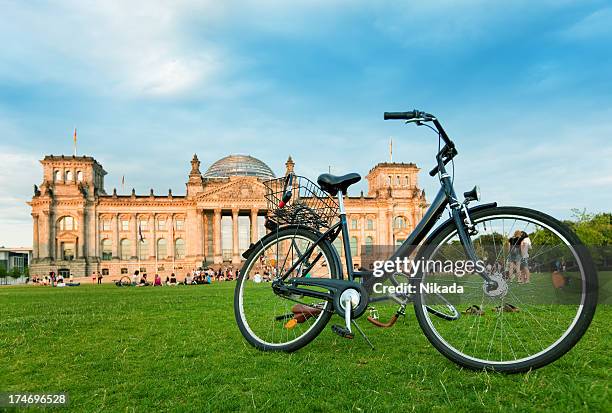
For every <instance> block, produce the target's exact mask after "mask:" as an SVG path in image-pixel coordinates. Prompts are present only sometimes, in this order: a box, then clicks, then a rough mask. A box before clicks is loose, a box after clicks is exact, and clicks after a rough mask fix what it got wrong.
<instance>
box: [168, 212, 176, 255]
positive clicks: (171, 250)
mask: <svg viewBox="0 0 612 413" xmlns="http://www.w3.org/2000/svg"><path fill="white" fill-rule="evenodd" d="M166 224H167V225H168V238H169V240H168V244H169V245H168V247H169V248H168V251H169V254H168V255H170V256H171V257H172V261H174V256H175V254H174V214H169V215H168V222H167V223H166Z"/></svg>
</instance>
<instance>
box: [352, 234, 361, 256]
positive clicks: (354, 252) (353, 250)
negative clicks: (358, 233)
mask: <svg viewBox="0 0 612 413" xmlns="http://www.w3.org/2000/svg"><path fill="white" fill-rule="evenodd" d="M358 242H359V241H358V240H357V237H351V255H352V256H355V255H357V243H358Z"/></svg>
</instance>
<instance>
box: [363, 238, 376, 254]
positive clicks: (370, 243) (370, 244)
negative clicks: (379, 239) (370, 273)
mask: <svg viewBox="0 0 612 413" xmlns="http://www.w3.org/2000/svg"><path fill="white" fill-rule="evenodd" d="M373 251H374V238H372V237H366V239H365V253H366V255H372V252H373Z"/></svg>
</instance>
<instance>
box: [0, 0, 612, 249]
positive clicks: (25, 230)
mask: <svg viewBox="0 0 612 413" xmlns="http://www.w3.org/2000/svg"><path fill="white" fill-rule="evenodd" d="M414 3H416V2H391V1H378V2H367V1H355V0H353V1H348V0H339V1H335V0H327V1H292V2H286V1H276V0H268V1H266V0H264V1H261V0H260V1H241V2H235V1H223V2H218V1H178V2H163V3H162V2H154V1H130V2H120V1H106V2H93V1H92V2H84V1H54V2H38V1H34V2H17V1H15V2H12V1H3V2H0V14H1V15H2V16H3V19H2V20H3V22H2V24H1V25H0V38H2V39H3V40H4V41H3V46H2V53H0V189H1V192H0V245H7V246H8V245H11V246H16V245H29V244H30V243H31V218H30V215H29V210H28V207H27V206H26V205H25V201H26V200H27V199H28V198H30V197H31V194H32V185H33V184H40V181H41V178H42V176H41V168H40V165H39V164H38V160H39V159H41V158H42V157H43V156H44V155H45V154H60V153H64V154H71V152H72V140H71V135H72V129H73V128H74V127H75V126H76V127H77V128H78V137H79V153H80V154H87V155H92V156H94V157H95V158H96V159H97V160H98V161H99V162H101V163H102V165H103V166H104V167H105V169H106V170H107V171H108V172H109V174H108V175H107V179H106V189H107V191H109V192H110V191H112V188H113V187H115V186H116V187H119V183H120V181H121V176H122V175H125V176H126V187H127V188H126V191H129V190H130V189H131V188H132V187H135V188H136V190H137V192H138V193H148V191H149V188H151V187H153V188H154V189H155V191H156V192H158V193H166V192H167V190H168V188H172V189H173V192H174V193H175V194H180V193H183V192H184V183H185V181H186V178H187V174H188V172H189V160H190V159H191V156H192V155H193V153H194V152H195V153H197V154H198V156H199V157H200V160H201V161H202V163H203V169H205V168H206V167H207V166H208V165H209V164H210V163H212V162H214V161H215V160H216V159H218V158H220V157H222V156H225V155H227V154H229V153H246V154H251V155H253V156H256V157H258V158H260V159H262V160H263V161H265V162H266V163H268V164H269V165H270V166H271V167H272V169H273V170H275V172H276V173H282V172H283V170H284V165H283V164H284V161H285V160H286V158H287V156H288V155H289V154H291V155H292V156H293V158H294V160H295V161H296V168H297V170H298V172H300V173H302V174H304V175H306V176H309V177H316V176H317V175H318V174H319V173H320V172H323V171H326V170H327V168H328V167H329V166H331V169H332V172H335V173H345V172H351V171H356V172H359V173H361V174H362V175H365V174H366V173H367V171H368V170H369V169H370V168H371V167H372V166H373V165H375V164H376V163H377V162H381V161H386V160H388V157H389V155H388V146H389V138H390V137H391V136H392V137H393V142H394V160H396V161H406V162H416V163H417V164H418V165H419V166H420V167H422V168H423V169H424V171H423V172H422V173H421V176H420V183H421V185H422V186H423V187H424V188H425V190H426V192H427V194H428V195H429V196H432V195H433V193H434V192H435V191H436V190H437V183H436V181H435V180H434V179H432V178H429V176H428V175H427V174H426V170H429V168H431V167H432V166H433V163H434V162H433V155H434V153H435V148H436V142H435V140H434V137H433V135H431V133H428V132H427V131H426V130H424V129H419V128H415V127H411V126H403V125H402V124H401V123H397V122H393V123H390V122H383V121H382V112H383V111H395V110H410V109H413V108H419V109H422V110H427V111H429V112H432V113H434V114H436V115H437V116H438V117H439V118H440V119H441V120H442V121H443V123H444V125H445V126H446V129H447V130H448V132H449V133H450V134H451V136H452V137H453V138H454V140H455V141H456V143H457V145H458V148H459V152H460V155H459V156H458V157H457V160H456V168H455V171H456V180H455V182H456V184H457V189H458V190H467V189H469V188H470V187H471V186H472V185H474V184H476V183H477V184H479V185H480V186H481V189H482V192H483V198H484V200H485V201H498V202H499V203H501V204H508V205H521V206H526V207H531V208H536V209H540V210H543V211H545V212H548V213H550V214H552V215H554V216H556V217H560V218H567V217H569V216H571V208H586V209H587V210H588V211H591V212H597V211H603V210H607V211H609V210H610V209H611V204H612V203H611V201H612V195H611V193H612V191H611V189H612V162H611V161H610V160H611V159H612V75H611V73H612V24H610V22H612V3H610V2H604V1H588V0H583V1H569V0H567V1H563V0H557V1H548V0H543V1H538V2H530V1H508V2H493V1H489V2H487V1H478V0H471V1H470V0H465V1H449V0H441V1H435V2H418V3H419V4H414ZM420 3H428V4H420ZM534 3H535V4H534ZM169 4H172V6H169ZM360 189H365V185H361V187H358V188H356V190H355V192H354V193H355V194H357V193H358V191H359V190H360Z"/></svg>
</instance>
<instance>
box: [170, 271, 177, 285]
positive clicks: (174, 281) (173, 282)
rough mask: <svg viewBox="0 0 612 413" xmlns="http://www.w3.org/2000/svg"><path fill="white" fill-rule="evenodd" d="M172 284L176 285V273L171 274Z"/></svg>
mask: <svg viewBox="0 0 612 413" xmlns="http://www.w3.org/2000/svg"><path fill="white" fill-rule="evenodd" d="M169 284H170V285H176V284H177V283H176V275H174V273H172V274H170V283H169Z"/></svg>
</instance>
